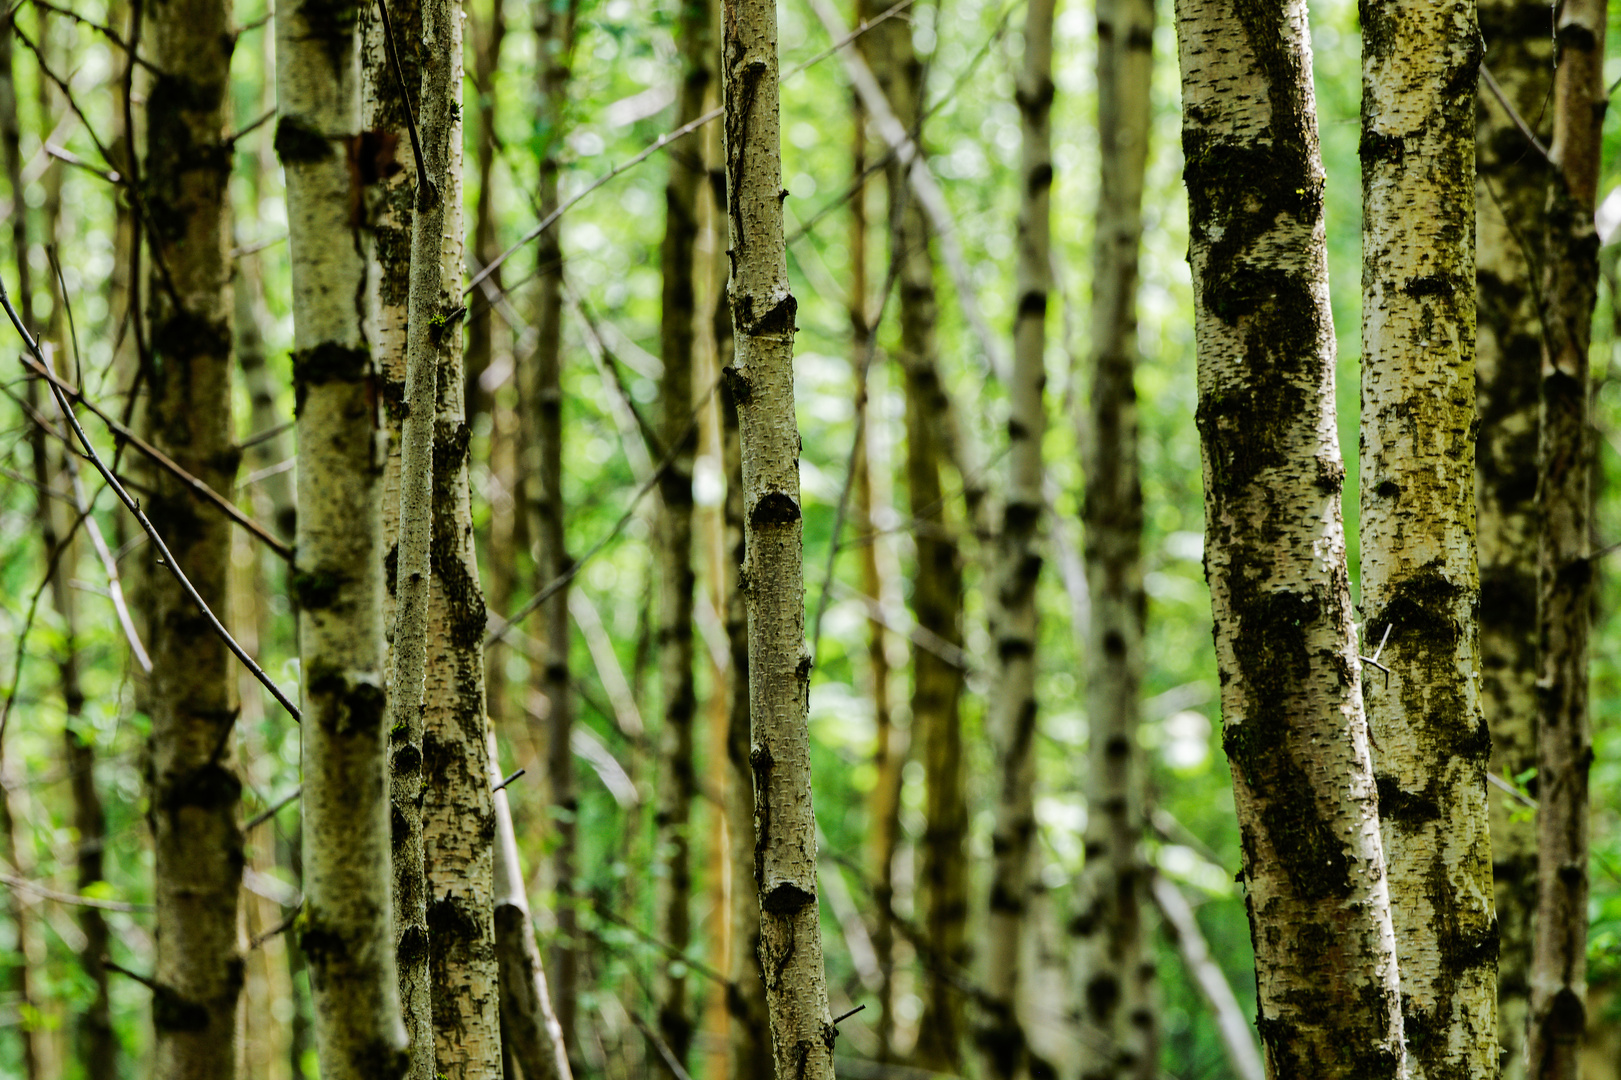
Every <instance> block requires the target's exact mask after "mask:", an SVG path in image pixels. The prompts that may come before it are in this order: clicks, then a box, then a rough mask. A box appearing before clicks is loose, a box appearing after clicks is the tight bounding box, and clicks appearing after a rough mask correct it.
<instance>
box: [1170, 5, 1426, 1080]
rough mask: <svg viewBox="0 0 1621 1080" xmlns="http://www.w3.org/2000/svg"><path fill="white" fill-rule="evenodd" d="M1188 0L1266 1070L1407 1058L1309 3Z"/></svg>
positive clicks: (1199, 291)
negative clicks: (1355, 564) (1346, 459)
mask: <svg viewBox="0 0 1621 1080" xmlns="http://www.w3.org/2000/svg"><path fill="white" fill-rule="evenodd" d="M1176 19H1177V38H1178V51H1179V59H1180V63H1181V70H1182V91H1183V103H1184V111H1183V130H1182V143H1183V149H1184V153H1185V155H1186V160H1187V166H1186V174H1185V175H1186V182H1187V187H1188V202H1189V220H1190V229H1191V238H1190V261H1191V263H1192V269H1193V283H1194V317H1195V323H1194V330H1195V340H1196V344H1197V349H1198V367H1199V409H1198V414H1197V415H1198V426H1199V434H1200V444H1201V450H1202V455H1203V462H1204V482H1205V519H1206V539H1205V572H1206V577H1207V578H1208V580H1209V582H1210V594H1211V606H1212V612H1213V615H1214V619H1215V639H1216V662H1217V666H1218V670H1219V672H1220V675H1221V683H1222V692H1221V706H1222V721H1223V735H1222V742H1223V745H1224V746H1225V748H1226V751H1227V757H1228V760H1229V762H1230V763H1231V766H1232V772H1233V787H1234V803H1235V809H1236V812H1237V816H1238V822H1239V832H1240V838H1241V843H1242V852H1243V868H1242V871H1241V873H1242V876H1243V880H1244V882H1245V884H1246V886H1247V889H1246V896H1245V904H1246V907H1247V908H1248V911H1249V916H1250V937H1251V940H1252V942H1253V944H1254V946H1255V954H1256V984H1257V996H1258V999H1259V1000H1258V1004H1259V1012H1260V1015H1259V1017H1258V1021H1257V1024H1258V1027H1259V1029H1260V1033H1261V1038H1262V1042H1263V1044H1264V1046H1265V1051H1266V1057H1267V1071H1268V1075H1269V1076H1271V1077H1276V1078H1280V1080H1281V1078H1288V1077H1308V1076H1309V1077H1315V1078H1332V1077H1343V1078H1345V1080H1351V1078H1356V1080H1372V1078H1376V1077H1386V1078H1394V1077H1399V1076H1401V1075H1402V1027H1401V1012H1400V1001H1399V997H1398V981H1397V971H1396V961H1395V941H1394V934H1393V931H1392V928H1391V921H1390V906H1389V898H1388V895H1387V893H1386V891H1385V883H1384V874H1383V871H1384V854H1383V850H1382V846H1381V843H1380V837H1379V828H1378V826H1379V818H1378V811H1377V804H1376V801H1375V800H1376V793H1375V788H1374V783H1373V768H1372V762H1371V760H1370V752H1369V745H1368V737H1367V727H1366V724H1365V722H1364V718H1363V713H1362V697H1361V679H1360V674H1359V671H1358V668H1359V661H1358V659H1357V646H1356V637H1355V629H1354V627H1353V625H1352V611H1351V597H1350V587H1349V580H1348V575H1347V571H1346V564H1345V535H1344V526H1343V525H1342V523H1341V517H1340V490H1341V487H1342V485H1343V481H1344V475H1345V469H1344V465H1343V464H1342V463H1341V459H1340V454H1339V447H1338V445H1337V442H1336V439H1335V426H1334V333H1333V324H1332V320H1331V315H1330V311H1329V305H1328V267H1327V252H1326V243H1325V232H1324V223H1323V194H1324V176H1323V168H1322V158H1321V154H1320V152H1319V149H1318V141H1317V117H1316V102H1315V100H1314V96H1313V92H1312V81H1311V53H1310V46H1309V44H1308V42H1309V37H1308V36H1307V35H1308V32H1309V31H1308V28H1307V24H1306V6H1305V4H1303V3H1300V2H1298V0H1290V2H1289V3H1287V4H1285V5H1283V6H1282V7H1280V8H1275V9H1265V10H1261V9H1253V8H1246V7H1242V6H1238V5H1233V4H1230V3H1228V2H1226V0H1180V2H1179V3H1178V4H1177V6H1176ZM1258 283H1264V284H1259V285H1258Z"/></svg>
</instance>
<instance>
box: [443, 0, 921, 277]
mask: <svg viewBox="0 0 1621 1080" xmlns="http://www.w3.org/2000/svg"><path fill="white" fill-rule="evenodd" d="M914 2H915V0H900V2H899V3H897V4H895V5H894V6H893V7H891V8H889V9H888V10H887V11H885V12H884V13H883V14H881V15H878V16H877V17H875V18H873V19H871V20H869V21H868V22H865V23H862V24H861V26H859V27H857V28H856V29H855V30H852V31H851V32H850V33H849V34H846V35H844V36H843V37H842V38H840V39H838V40H837V41H835V42H834V44H833V46H832V47H831V48H828V49H825V50H823V51H822V52H819V53H817V54H816V55H815V56H813V57H811V58H810V59H809V60H806V61H805V62H804V63H802V64H797V65H795V66H794V67H792V68H790V69H789V70H788V71H787V72H785V73H784V74H783V75H782V77H781V79H779V80H778V81H779V82H786V81H788V80H789V79H791V78H793V77H794V76H795V75H798V74H799V73H800V72H802V71H804V70H806V69H807V68H809V67H811V66H813V65H815V64H819V63H821V62H822V61H823V60H825V59H827V57H829V56H831V55H832V54H833V53H834V52H836V51H837V50H838V49H840V48H843V47H844V46H845V45H848V44H849V43H850V42H852V41H854V40H855V39H856V38H858V37H860V36H861V35H862V34H865V33H866V32H867V31H869V30H871V29H872V28H873V27H875V26H877V25H878V24H879V23H882V22H884V21H885V20H887V19H892V18H894V17H895V16H896V15H899V14H900V13H901V12H902V11H904V10H906V9H907V8H908V7H911V6H912V4H913V3H914ZM724 111H725V110H724V109H711V110H709V111H708V112H706V113H704V114H703V115H702V116H700V117H698V118H697V119H696V120H693V121H692V122H691V123H688V124H682V125H681V126H680V127H678V128H676V129H675V130H674V131H667V132H665V133H664V134H663V135H660V136H659V137H658V139H657V141H655V142H654V143H653V144H652V145H651V146H649V147H647V148H646V149H644V150H643V151H642V152H641V153H639V154H637V155H636V156H635V157H633V158H631V159H630V160H628V161H626V162H625V163H624V164H622V165H615V166H614V167H613V168H611V169H609V170H608V171H607V172H605V173H603V174H602V175H601V176H599V177H597V179H595V180H594V181H592V182H591V183H590V184H588V185H587V186H586V187H585V188H584V189H582V190H581V191H579V192H577V193H576V194H574V195H573V196H571V197H569V198H568V199H565V200H564V201H563V203H562V205H560V206H558V208H557V209H556V210H553V211H552V212H551V213H550V214H547V215H546V216H545V217H544V218H542V219H541V221H540V224H538V225H536V226H535V227H534V228H532V229H530V230H529V231H528V232H526V233H524V234H523V236H522V237H521V238H520V239H519V240H518V241H517V242H516V243H514V244H513V245H512V246H511V247H509V248H507V249H506V250H505V251H503V252H501V254H499V255H497V256H496V257H495V258H494V259H491V260H490V262H489V264H488V265H487V266H485V267H484V269H482V270H480V271H479V272H478V273H477V274H474V275H473V280H472V281H470V282H468V283H467V288H465V289H463V290H462V295H463V296H466V295H468V294H469V293H471V292H472V291H473V290H474V289H476V288H478V287H479V285H481V284H482V283H483V282H484V279H485V278H487V277H489V276H490V275H491V274H493V273H495V271H496V270H498V269H500V267H501V264H502V263H504V262H506V261H507V259H509V258H511V257H512V256H513V255H514V254H516V253H517V252H518V251H519V249H521V248H523V247H525V246H526V245H528V244H531V243H533V242H534V241H535V240H537V239H539V238H540V236H541V235H542V234H543V233H545V232H546V230H547V229H550V228H551V227H552V225H554V224H555V223H556V222H557V220H558V219H559V218H561V217H562V216H563V215H564V214H566V213H567V212H568V211H569V210H571V209H572V208H573V207H574V206H575V204H577V203H579V202H580V201H581V200H582V199H584V198H585V197H586V196H588V195H590V194H592V193H593V192H595V191H596V190H597V189H598V188H600V187H602V186H604V185H605V184H607V183H608V182H609V181H611V180H613V179H614V178H615V177H617V176H619V175H620V174H622V173H625V172H628V171H629V170H631V169H634V168H635V167H636V166H638V165H640V164H641V163H642V162H644V161H646V160H647V159H648V158H650V157H652V156H653V155H654V154H656V153H658V152H659V151H660V150H663V149H665V148H666V147H668V146H669V145H670V144H672V143H677V142H680V141H681V140H682V139H684V138H685V137H686V136H688V135H691V134H692V133H693V132H694V131H697V130H698V129H699V128H701V127H703V126H704V125H706V124H710V123H713V122H714V121H716V120H719V119H720V117H721V114H722V113H723V112H724Z"/></svg>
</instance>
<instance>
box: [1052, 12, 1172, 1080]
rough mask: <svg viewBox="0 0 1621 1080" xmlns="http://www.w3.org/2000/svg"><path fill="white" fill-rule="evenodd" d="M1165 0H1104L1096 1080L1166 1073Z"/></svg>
mask: <svg viewBox="0 0 1621 1080" xmlns="http://www.w3.org/2000/svg"><path fill="white" fill-rule="evenodd" d="M1153 35H1154V5H1153V3H1152V2H1151V0H1100V2H1099V4H1098V131H1099V160H1098V172H1099V188H1098V211H1097V214H1098V216H1097V231H1096V236H1097V241H1096V245H1095V247H1094V249H1093V250H1094V262H1093V275H1092V328H1093V336H1092V358H1091V359H1092V388H1091V394H1090V412H1089V415H1088V418H1087V423H1086V426H1085V429H1084V432H1083V436H1082V440H1081V442H1082V447H1083V453H1085V455H1086V459H1085V460H1086V496H1085V501H1084V505H1083V508H1082V517H1083V520H1084V522H1085V530H1086V547H1085V559H1086V579H1087V586H1088V589H1087V591H1088V595H1089V596H1090V597H1091V606H1090V614H1091V625H1090V627H1089V628H1088V631H1087V639H1088V640H1089V641H1090V642H1091V643H1092V648H1091V649H1090V650H1088V656H1089V665H1088V672H1087V716H1088V717H1089V721H1090V734H1089V736H1088V751H1087V753H1088V757H1089V768H1088V777H1087V797H1086V801H1087V807H1088V810H1089V813H1088V814H1087V822H1086V864H1085V866H1084V868H1083V869H1082V871H1081V880H1080V889H1079V898H1078V906H1077V912H1076V917H1075V919H1074V921H1073V922H1072V924H1071V926H1072V929H1074V930H1075V931H1076V932H1077V935H1078V937H1079V944H1080V946H1081V949H1080V971H1081V990H1082V994H1081V1002H1082V1010H1083V1015H1084V1016H1085V1017H1086V1019H1087V1021H1088V1022H1089V1023H1090V1025H1091V1027H1092V1029H1093V1030H1094V1031H1095V1032H1097V1033H1098V1037H1099V1038H1101V1039H1102V1041H1103V1043H1104V1046H1103V1048H1102V1049H1101V1050H1100V1051H1099V1052H1098V1053H1096V1054H1095V1055H1089V1060H1088V1064H1087V1065H1085V1066H1083V1068H1082V1070H1081V1075H1082V1076H1083V1077H1085V1078H1088V1080H1104V1078H1109V1080H1117V1078H1118V1080H1125V1078H1129V1077H1137V1078H1140V1080H1152V1078H1153V1077H1155V1076H1157V1075H1158V1073H1159V1046H1158V1040H1157V1038H1156V1035H1157V1032H1156V1030H1155V1023H1154V1011H1153V975H1154V960H1153V954H1152V951H1151V949H1150V945H1149V937H1148V928H1147V926H1146V925H1145V922H1146V919H1145V915H1146V912H1147V910H1148V907H1149V903H1150V901H1149V893H1148V880H1147V876H1146V873H1147V868H1146V867H1145V866H1144V865H1143V861H1142V858H1141V856H1140V855H1139V851H1140V850H1141V847H1142V839H1143V813H1144V810H1143V800H1144V798H1145V790H1144V765H1143V760H1142V751H1141V750H1140V749H1139V746H1138V741H1137V725H1138V719H1139V716H1138V699H1139V697H1140V694H1141V687H1142V677H1143V667H1144V663H1145V660H1144V652H1143V636H1144V623H1145V620H1146V614H1147V612H1146V609H1147V600H1146V597H1145V595H1144V593H1143V567H1142V530H1143V493H1142V479H1141V475H1140V469H1139V465H1138V451H1137V392H1136V387H1135V382H1134V379H1135V372H1136V361H1137V273H1138V271H1137V267H1138V258H1139V251H1140V249H1141V245H1142V228H1143V227H1142V200H1143V183H1144V177H1145V172H1146V169H1147V161H1148V132H1149V125H1150V95H1149V86H1150V82H1151V81H1152V75H1153Z"/></svg>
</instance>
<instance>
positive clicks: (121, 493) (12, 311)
mask: <svg viewBox="0 0 1621 1080" xmlns="http://www.w3.org/2000/svg"><path fill="white" fill-rule="evenodd" d="M0 305H3V306H4V307H5V309H6V316H7V317H8V318H10V319H11V325H12V326H13V327H15V328H16V330H17V333H18V335H19V336H20V337H21V338H22V339H23V343H24V344H25V345H27V346H28V351H29V352H31V353H33V354H34V356H33V359H34V361H35V363H34V365H33V366H35V367H36V369H37V370H38V371H39V373H40V374H42V375H44V376H45V378H46V380H47V381H48V382H49V383H50V386H51V393H53V394H54V395H55V396H56V401H57V405H58V407H59V408H60V409H61V410H62V415H63V417H64V418H65V419H66V420H67V422H68V423H69V425H71V426H72V428H73V433H74V434H75V435H76V436H78V439H79V444H80V445H81V446H83V447H84V450H85V453H86V454H88V455H89V457H90V461H91V463H92V464H93V465H95V467H96V471H97V472H99V473H101V477H102V479H103V480H105V481H106V482H107V486H108V487H110V488H112V489H113V494H115V495H117V496H118V500H119V501H120V502H122V503H123V504H124V506H125V507H127V508H128V509H129V512H130V513H131V514H133V515H134V516H135V520H136V521H137V522H139V523H140V526H141V529H142V531H144V532H145V533H146V535H147V536H148V537H150V538H151V541H152V544H153V546H154V547H156V548H157V549H158V554H159V561H160V562H162V564H163V565H164V566H166V567H168V568H169V572H170V573H172V574H174V576H175V580H176V581H178V582H179V583H180V587H181V588H182V589H184V590H185V592H186V595H188V596H190V597H191V600H192V603H194V604H196V605H197V609H198V610H199V611H200V612H202V614H203V617H204V618H205V619H207V620H208V623H209V625H210V626H211V627H212V628H213V630H214V632H215V633H216V634H218V635H219V636H220V639H221V640H222V641H224V642H225V646H226V648H228V649H230V650H231V653H232V654H233V655H234V656H235V657H236V658H237V659H238V660H240V661H241V662H242V665H243V666H244V667H246V668H247V669H248V670H249V671H250V672H251V673H252V674H253V677H254V678H256V679H258V680H259V682H260V683H261V684H262V685H263V686H264V688H265V689H266V690H269V691H270V694H271V696H272V697H274V698H275V699H276V701H277V702H279V703H280V704H281V707H282V708H284V709H286V710H287V713H288V715H289V716H291V717H292V718H293V719H294V720H295V721H296V720H301V719H302V716H301V714H300V713H299V711H298V706H296V705H294V704H293V703H292V701H291V700H290V699H289V698H288V697H287V695H286V694H285V693H283V692H282V689H281V687H279V686H277V685H276V683H275V681H274V680H273V679H271V678H270V676H269V675H266V674H265V672H264V669H262V668H261V667H259V665H258V664H257V663H255V662H254V659H253V657H251V656H249V655H248V653H247V650H245V649H243V648H242V646H241V645H239V644H238V643H237V640H236V638H234V637H232V636H231V632H230V631H229V630H227V629H225V625H224V624H223V623H221V622H220V621H219V618H218V617H217V616H216V615H215V614H214V612H213V610H212V609H211V608H210V607H209V606H208V604H207V602H206V601H204V600H203V598H202V596H200V595H199V594H198V592H197V589H196V588H195V587H194V586H193V585H192V583H191V579H190V578H188V577H186V573H185V571H184V570H182V569H181V568H180V566H179V564H177V563H176V562H175V560H174V556H173V555H171V554H170V553H169V546H168V545H167V544H165V543H164V542H163V537H161V536H159V535H158V531H157V529H155V528H153V526H152V522H151V521H150V520H148V519H147V516H146V513H145V512H144V511H143V510H142V509H141V506H140V503H138V502H136V501H135V499H134V498H132V497H131V496H130V493H129V492H128V491H126V490H125V489H124V485H123V484H121V483H119V482H118V477H117V476H115V475H113V471H112V470H111V469H109V468H108V467H107V465H106V463H105V462H103V461H102V460H101V455H100V454H99V453H97V452H96V448H95V446H94V445H93V444H92V443H91V442H90V437H89V436H88V435H86V434H85V431H84V428H83V427H82V426H80V424H79V418H78V416H77V415H75V414H74V412H73V406H72V405H71V404H70V403H69V401H68V398H67V395H66V393H65V392H64V391H63V389H62V386H61V384H60V381H59V380H58V379H57V378H56V375H55V373H53V372H52V371H51V369H50V367H49V365H47V364H46V363H45V357H44V355H43V354H42V353H41V352H40V349H39V343H38V342H36V341H35V340H34V338H33V336H32V335H31V334H29V332H28V329H27V327H25V326H24V325H23V321H22V316H20V315H18V314H17V309H16V308H15V307H14V306H13V305H12V303H11V294H10V293H8V292H7V291H6V287H5V283H4V282H3V281H0Z"/></svg>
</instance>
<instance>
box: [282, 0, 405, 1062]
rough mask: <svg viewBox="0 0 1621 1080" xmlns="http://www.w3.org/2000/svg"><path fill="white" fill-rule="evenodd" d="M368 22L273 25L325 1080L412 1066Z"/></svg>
mask: <svg viewBox="0 0 1621 1080" xmlns="http://www.w3.org/2000/svg"><path fill="white" fill-rule="evenodd" d="M356 15H357V12H356V10H355V9H352V8H347V9H343V10H341V11H332V10H329V8H328V7H327V6H325V5H322V4H319V3H316V2H315V0H289V2H287V3H284V4H283V5H282V6H281V7H280V8H278V10H277V12H276V16H277V17H276V60H277V65H276V78H277V89H278V94H277V97H278V100H279V102H280V110H281V118H280V120H279V122H278V125H277V130H276V149H277V153H278V155H279V156H280V158H281V161H282V165H283V167H284V169H285V172H286V178H287V217H288V224H289V233H290V237H289V240H290V246H291V261H292V269H293V330H294V332H293V337H294V350H293V386H294V392H295V394H296V397H297V400H298V402H299V409H298V508H299V513H298V561H297V564H296V566H295V571H294V578H293V590H294V595H295V598H296V600H297V602H298V607H299V620H298V621H299V649H300V659H301V665H302V672H303V691H304V722H303V743H304V746H303V756H304V793H303V809H304V844H303V862H304V895H305V910H304V913H303V915H301V916H300V922H301V924H302V933H301V935H300V943H299V944H300V948H301V950H302V952H303V955H304V957H305V958H306V961H307V963H308V966H309V969H310V986H311V990H312V992H313V996H314V1004H315V1007H314V1017H315V1038H316V1046H317V1052H318V1054H319V1057H320V1062H321V1074H322V1076H323V1077H325V1078H326V1080H363V1078H364V1080H375V1078H377V1077H384V1076H388V1077H394V1076H401V1075H403V1074H404V1073H405V1070H406V1068H407V1066H408V1063H409V1062H408V1058H407V1056H406V1033H405V1029H404V1025H403V1024H402V1022H401V1019H400V997H399V987H398V981H397V980H398V976H397V973H396V969H395V964H394V949H393V944H394V942H393V937H392V930H391V927H390V918H389V916H390V907H391V900H390V882H391V878H392V871H391V868H390V850H389V849H390V844H389V810H388V806H387V791H388V772H387V750H388V745H387V741H386V740H387V736H386V732H385V713H386V707H385V706H386V700H385V695H384V690H383V548H382V521H381V499H380V495H381V485H380V480H381V478H382V471H383V459H384V457H385V451H384V448H383V446H382V445H381V440H380V438H379V431H378V428H379V425H380V418H379V417H378V415H377V414H378V411H379V410H378V406H377V405H376V404H375V403H376V401H377V397H378V390H379V386H378V380H377V374H376V370H375V368H374V366H373V362H372V357H371V355H370V353H369V351H368V349H367V346H366V338H365V335H364V331H363V328H364V325H365V321H366V312H365V303H364V298H363V293H364V283H365V274H366V243H365V239H364V234H363V232H362V230H361V222H360V221H359V214H358V210H359V207H360V205H362V203H363V197H364V195H365V192H364V190H363V184H364V182H365V181H367V180H369V179H372V178H373V175H372V174H374V173H375V169H374V168H373V169H367V168H366V165H367V164H368V163H367V162H366V155H364V154H363V153H361V143H362V140H361V135H360V64H359V60H360V54H359V49H358V45H359V40H358V34H357V25H356ZM374 161H375V158H374ZM351 162H353V163H354V165H355V167H354V168H353V169H351V165H350V163H351Z"/></svg>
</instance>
